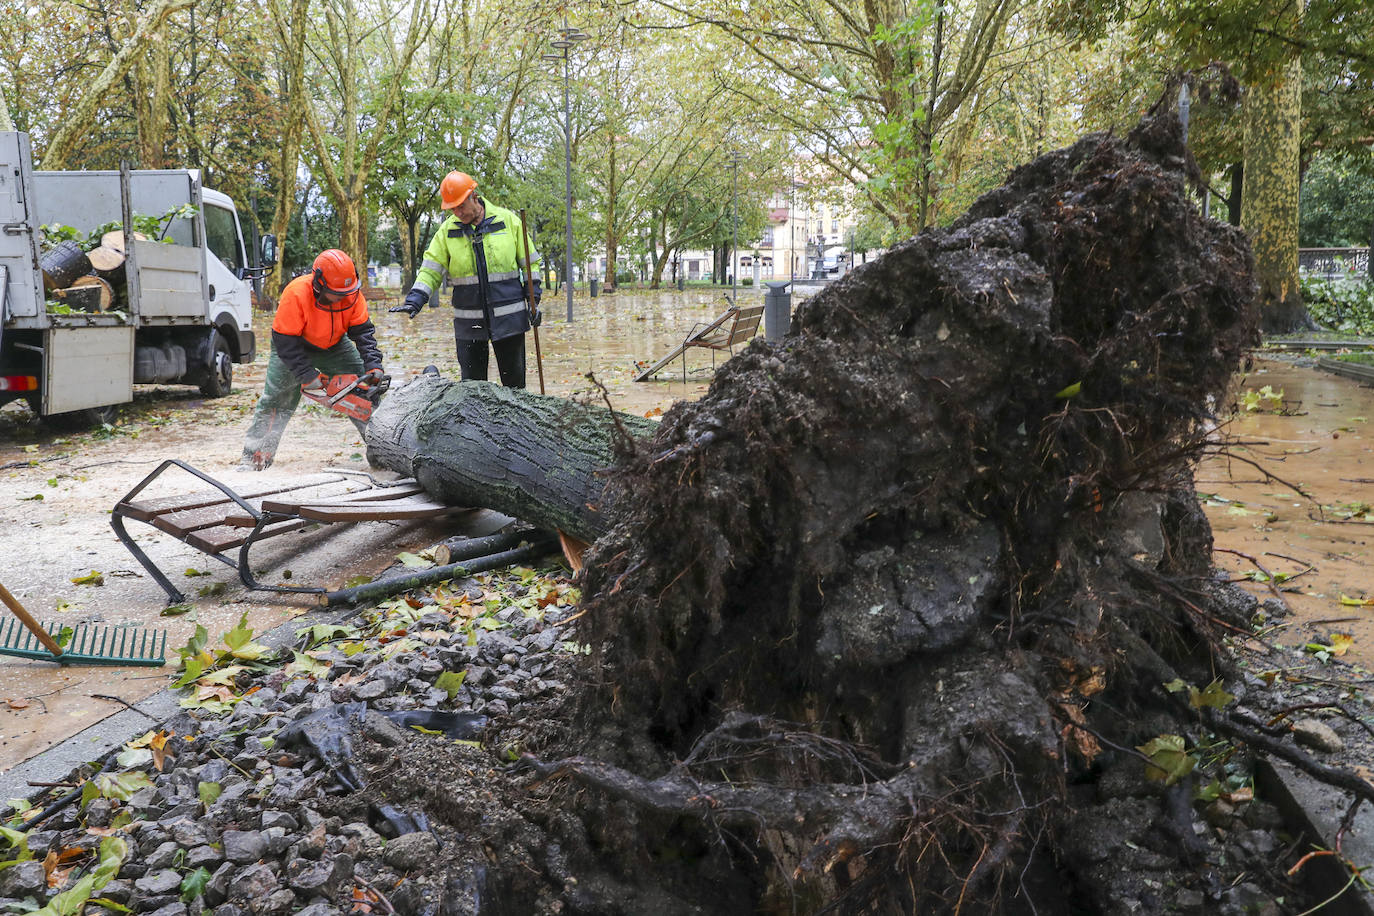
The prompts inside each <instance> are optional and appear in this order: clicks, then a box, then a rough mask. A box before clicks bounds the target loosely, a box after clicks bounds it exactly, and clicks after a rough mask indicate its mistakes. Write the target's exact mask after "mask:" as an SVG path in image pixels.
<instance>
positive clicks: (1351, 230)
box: [1298, 150, 1374, 248]
mask: <svg viewBox="0 0 1374 916" xmlns="http://www.w3.org/2000/svg"><path fill="white" fill-rule="evenodd" d="M1372 226H1374V155H1372V154H1371V153H1370V152H1369V151H1368V150H1365V151H1364V152H1363V153H1362V154H1355V155H1335V156H1318V157H1316V158H1315V159H1313V160H1312V164H1311V165H1310V166H1308V169H1307V174H1306V175H1304V176H1303V182H1302V203H1301V209H1300V211H1299V222H1298V238H1299V244H1301V245H1302V246H1303V247H1304V248H1349V247H1355V246H1364V245H1368V244H1369V239H1370V230H1371V227H1372Z"/></svg>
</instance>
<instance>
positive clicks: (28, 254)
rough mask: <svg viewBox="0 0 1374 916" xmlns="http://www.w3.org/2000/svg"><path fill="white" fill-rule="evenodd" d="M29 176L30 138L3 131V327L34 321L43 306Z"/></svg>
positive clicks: (0, 210)
mask: <svg viewBox="0 0 1374 916" xmlns="http://www.w3.org/2000/svg"><path fill="white" fill-rule="evenodd" d="M30 174H31V167H30V159H29V138H28V135H27V134H23V133H20V132H19V131H0V267H4V268H5V269H4V271H3V272H2V273H3V276H4V280H3V281H2V282H0V323H3V322H4V321H5V320H8V319H11V318H19V317H25V318H32V317H35V316H37V315H38V314H39V311H38V310H39V308H40V303H41V302H42V296H41V295H39V290H41V289H42V281H41V280H40V279H39V274H38V252H37V249H36V247H35V245H36V244H37V239H35V238H34V231H35V226H34V221H33V220H32V219H31V218H30V217H31V214H30V212H29V202H28V187H27V179H28V177H29V175H30Z"/></svg>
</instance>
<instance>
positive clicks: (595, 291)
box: [591, 277, 601, 299]
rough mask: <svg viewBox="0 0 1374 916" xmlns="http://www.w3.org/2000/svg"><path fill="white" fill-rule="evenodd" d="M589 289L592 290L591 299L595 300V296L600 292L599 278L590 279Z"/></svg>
mask: <svg viewBox="0 0 1374 916" xmlns="http://www.w3.org/2000/svg"><path fill="white" fill-rule="evenodd" d="M591 289H592V298H593V299H595V298H596V296H597V294H598V293H600V292H601V280H600V279H599V278H597V277H592V279H591Z"/></svg>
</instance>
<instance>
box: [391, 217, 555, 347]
mask: <svg viewBox="0 0 1374 916" xmlns="http://www.w3.org/2000/svg"><path fill="white" fill-rule="evenodd" d="M479 199H480V200H481V201H482V206H483V207H485V208H486V215H485V217H484V218H483V219H482V221H481V222H480V223H478V224H477V225H476V226H468V225H465V224H463V223H460V222H459V221H458V219H457V217H455V216H453V215H452V214H450V215H449V217H448V219H446V220H444V221H443V222H442V223H440V224H439V231H438V232H436V233H435V234H434V238H433V239H432V240H431V241H430V243H429V247H428V248H426V249H425V258H424V263H423V264H421V265H420V270H419V271H418V272H417V273H416V276H415V285H414V286H412V287H411V289H412V290H415V289H421V290H424V291H425V292H426V293H429V292H431V291H433V290H435V289H437V288H438V287H439V285H440V283H442V282H443V279H444V277H446V276H448V277H452V278H453V281H454V283H455V284H456V285H455V286H454V287H453V317H454V323H453V326H454V332H455V334H456V335H457V337H458V338H459V339H460V340H486V339H488V338H490V339H492V340H501V339H502V338H504V337H513V336H514V335H516V334H523V333H525V332H526V331H528V330H529V328H530V319H529V309H528V306H527V305H526V303H525V298H526V293H525V282H524V279H523V275H522V273H521V271H522V270H524V271H530V270H531V265H530V253H529V252H528V251H527V250H526V249H525V239H524V233H523V231H522V229H521V226H520V217H518V216H516V215H515V214H514V213H512V212H511V211H510V210H507V209H506V208H505V207H498V206H495V205H494V204H491V203H488V202H487V200H486V199H485V198H479ZM533 276H534V295H535V301H536V303H537V302H538V299H539V295H540V290H539V262H538V258H537V256H536V258H535V262H534V265H533Z"/></svg>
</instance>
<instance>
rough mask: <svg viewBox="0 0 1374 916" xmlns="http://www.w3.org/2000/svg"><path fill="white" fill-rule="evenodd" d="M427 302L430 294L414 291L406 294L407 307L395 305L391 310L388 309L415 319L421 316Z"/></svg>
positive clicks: (419, 290)
mask: <svg viewBox="0 0 1374 916" xmlns="http://www.w3.org/2000/svg"><path fill="white" fill-rule="evenodd" d="M427 302H429V294H428V293H426V292H425V291H424V290H422V289H412V290H411V291H410V292H408V293H406V302H405V305H393V306H392V307H391V308H389V309H387V311H388V312H405V313H406V314H407V315H409V316H410V317H411V318H414V317H415V316H416V315H418V314H420V312H421V311H422V310H423V309H424V307H425V304H426V303H427Z"/></svg>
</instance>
